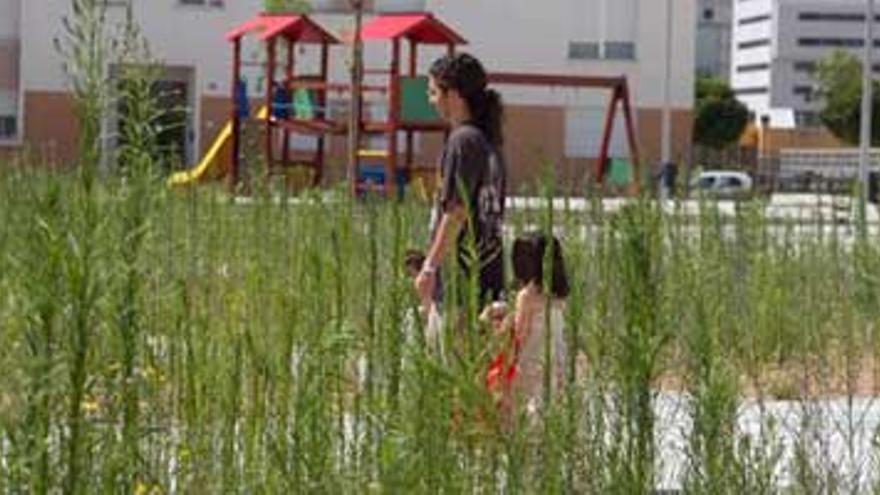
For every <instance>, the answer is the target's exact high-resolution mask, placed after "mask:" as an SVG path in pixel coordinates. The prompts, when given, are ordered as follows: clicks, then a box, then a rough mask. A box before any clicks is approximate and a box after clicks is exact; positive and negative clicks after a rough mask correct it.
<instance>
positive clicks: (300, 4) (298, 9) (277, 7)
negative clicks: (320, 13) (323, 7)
mask: <svg viewBox="0 0 880 495" xmlns="http://www.w3.org/2000/svg"><path fill="white" fill-rule="evenodd" d="M263 8H264V9H265V11H266V12H269V13H270V14H281V13H286V14H308V13H309V12H311V11H312V3H311V2H310V1H309V0H263Z"/></svg>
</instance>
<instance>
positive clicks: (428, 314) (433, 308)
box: [403, 249, 443, 356]
mask: <svg viewBox="0 0 880 495" xmlns="http://www.w3.org/2000/svg"><path fill="white" fill-rule="evenodd" d="M424 263H425V254H424V253H423V252H421V251H419V250H417V249H409V250H407V251H406V253H405V254H404V259H403V264H404V267H405V268H406V273H407V275H408V276H410V277H412V278H413V279H415V278H416V277H417V276H418V275H419V272H420V271H421V270H422V265H424ZM419 314H420V315H421V320H422V321H423V322H424V333H425V343H426V344H427V347H428V349H429V350H431V351H433V352H436V353H439V354H440V355H441V356H442V353H443V339H442V334H441V331H442V329H443V320H442V319H441V318H440V312H439V311H438V310H437V303H436V302H435V301H433V300H419ZM407 320H408V324H407V327H408V328H409V331H408V334H409V335H407V338H409V339H411V338H412V337H413V335H412V329H414V328H415V325H416V324H415V318H413V317H412V315H410V317H408V318H407Z"/></svg>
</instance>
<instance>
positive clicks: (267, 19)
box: [226, 14, 339, 44]
mask: <svg viewBox="0 0 880 495" xmlns="http://www.w3.org/2000/svg"><path fill="white" fill-rule="evenodd" d="M248 33H257V34H258V36H259V39H260V41H266V40H268V39H271V38H274V37H276V36H283V37H284V38H286V39H288V40H290V41H295V42H300V43H324V42H326V43H329V44H336V43H339V40H337V39H336V37H335V36H333V35H332V34H330V33H328V32H327V31H325V30H324V28H322V27H321V26H319V25H318V24H316V23H315V22H314V21H312V20H311V19H309V18H308V17H307V16H304V15H303V16H297V15H272V14H260V15H258V16H256V17H254V18H252V19H250V20H248V21H245V22H243V23H241V24H240V25H238V26H236V27H235V28H234V29H232V30H231V31H229V32H227V33H226V39H227V40H228V41H235V40H237V39H239V38H241V37H242V36H244V35H246V34H248Z"/></svg>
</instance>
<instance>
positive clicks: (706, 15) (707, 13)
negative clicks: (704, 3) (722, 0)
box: [703, 9, 715, 21]
mask: <svg viewBox="0 0 880 495" xmlns="http://www.w3.org/2000/svg"><path fill="white" fill-rule="evenodd" d="M714 18H715V11H714V10H712V9H703V20H704V21H711V20H712V19H714Z"/></svg>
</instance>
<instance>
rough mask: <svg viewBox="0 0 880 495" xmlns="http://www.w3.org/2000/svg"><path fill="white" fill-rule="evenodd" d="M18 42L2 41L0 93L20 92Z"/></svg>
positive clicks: (0, 45)
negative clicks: (7, 91) (6, 91)
mask: <svg viewBox="0 0 880 495" xmlns="http://www.w3.org/2000/svg"><path fill="white" fill-rule="evenodd" d="M18 46H19V44H18V40H2V39H0V91H2V90H9V91H17V90H18Z"/></svg>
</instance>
